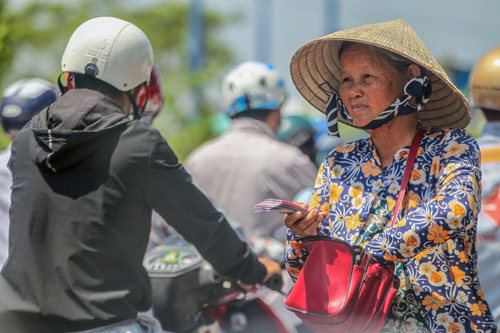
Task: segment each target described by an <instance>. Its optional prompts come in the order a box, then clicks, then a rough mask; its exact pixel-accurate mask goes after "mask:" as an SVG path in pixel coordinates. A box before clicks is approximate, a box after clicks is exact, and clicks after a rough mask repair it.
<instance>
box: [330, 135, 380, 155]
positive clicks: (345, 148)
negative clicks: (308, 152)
mask: <svg viewBox="0 0 500 333" xmlns="http://www.w3.org/2000/svg"><path fill="white" fill-rule="evenodd" d="M370 145H371V140H370V138H362V139H358V140H354V141H350V142H345V143H341V144H339V145H338V146H337V147H335V148H334V149H333V150H332V151H331V152H330V154H329V155H328V156H329V157H331V156H332V155H337V154H342V155H344V156H347V155H351V154H358V153H364V152H365V151H366V150H367V149H370Z"/></svg>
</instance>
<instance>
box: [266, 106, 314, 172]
mask: <svg viewBox="0 0 500 333" xmlns="http://www.w3.org/2000/svg"><path fill="white" fill-rule="evenodd" d="M317 134H318V131H317V130H316V129H315V128H314V126H313V125H312V123H311V122H310V121H309V119H307V118H306V117H304V116H299V115H289V116H283V117H282V119H281V124H280V126H279V128H278V132H277V133H276V135H277V137H278V139H280V140H281V141H283V142H286V143H289V144H291V145H293V146H295V147H297V148H299V149H300V150H301V151H302V152H303V153H304V154H305V155H306V156H307V157H309V159H310V160H311V162H313V163H316V155H317V154H318V147H317V146H316V141H315V137H316V135H317Z"/></svg>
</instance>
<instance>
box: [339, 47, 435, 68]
mask: <svg viewBox="0 0 500 333" xmlns="http://www.w3.org/2000/svg"><path fill="white" fill-rule="evenodd" d="M355 44H359V43H356V42H349V41H346V42H343V43H342V45H341V46H340V49H339V58H340V56H341V55H342V52H344V51H345V50H347V49H348V48H349V47H351V46H353V45H355ZM365 45H366V46H367V47H368V48H370V49H371V50H373V52H375V53H376V54H378V55H379V56H381V57H382V58H384V59H385V60H386V61H387V63H388V64H389V65H391V66H392V67H394V68H395V69H396V70H397V71H398V73H403V72H404V71H405V70H406V69H408V67H410V65H417V66H418V67H419V68H420V71H421V72H422V74H423V73H426V72H427V71H426V70H425V68H423V67H422V66H420V65H418V64H416V63H414V62H413V61H411V60H409V59H407V58H405V57H403V56H401V55H399V54H397V53H394V52H391V51H389V50H386V49H383V48H380V47H376V46H373V45H368V44H365Z"/></svg>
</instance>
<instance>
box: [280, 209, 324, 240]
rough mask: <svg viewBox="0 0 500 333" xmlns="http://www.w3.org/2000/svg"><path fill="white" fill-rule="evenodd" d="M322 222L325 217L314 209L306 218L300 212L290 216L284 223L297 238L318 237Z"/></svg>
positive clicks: (286, 217)
mask: <svg viewBox="0 0 500 333" xmlns="http://www.w3.org/2000/svg"><path fill="white" fill-rule="evenodd" d="M321 221H323V216H322V215H321V214H320V213H319V210H317V209H313V210H312V211H310V212H309V214H307V216H305V217H304V216H302V213H300V212H295V213H293V214H288V215H287V216H285V218H284V221H283V222H284V224H285V225H286V226H287V227H288V228H290V230H292V231H293V233H295V234H296V235H297V236H299V237H305V236H314V235H316V234H317V228H318V226H319V225H320V223H321Z"/></svg>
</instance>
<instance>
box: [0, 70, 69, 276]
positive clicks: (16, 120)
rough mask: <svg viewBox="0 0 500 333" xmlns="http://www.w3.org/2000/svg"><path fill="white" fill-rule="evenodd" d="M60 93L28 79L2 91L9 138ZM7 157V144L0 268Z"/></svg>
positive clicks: (1, 173) (5, 219)
mask: <svg viewBox="0 0 500 333" xmlns="http://www.w3.org/2000/svg"><path fill="white" fill-rule="evenodd" d="M59 95H60V92H59V90H58V89H57V87H56V86H55V85H53V84H52V83H50V82H48V81H46V80H43V79H40V78H31V79H23V80H19V81H16V82H14V83H12V84H11V85H9V86H8V87H7V88H6V89H5V90H4V93H3V96H2V103H1V105H0V118H1V120H2V127H3V130H4V132H5V134H6V135H7V137H8V138H9V139H10V141H12V140H14V138H15V136H16V134H17V132H19V130H20V129H21V128H23V126H24V125H26V123H27V122H28V121H30V119H31V118H32V117H33V116H34V115H36V114H38V112H40V111H41V110H42V109H43V108H45V107H47V106H49V105H50V104H52V103H53V102H54V101H55V100H56V99H57V98H58V97H59ZM9 158H10V145H9V147H7V149H5V150H4V151H2V152H0V268H2V266H3V264H4V262H5V260H7V254H8V250H9V242H8V238H9V237H8V236H9V207H10V187H11V186H12V175H11V173H10V170H9V169H8V168H7V162H8V161H9Z"/></svg>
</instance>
